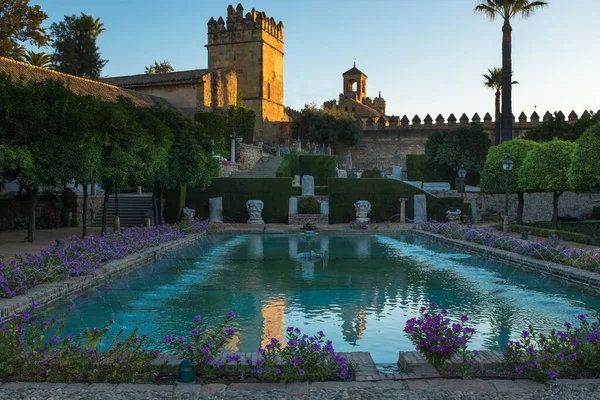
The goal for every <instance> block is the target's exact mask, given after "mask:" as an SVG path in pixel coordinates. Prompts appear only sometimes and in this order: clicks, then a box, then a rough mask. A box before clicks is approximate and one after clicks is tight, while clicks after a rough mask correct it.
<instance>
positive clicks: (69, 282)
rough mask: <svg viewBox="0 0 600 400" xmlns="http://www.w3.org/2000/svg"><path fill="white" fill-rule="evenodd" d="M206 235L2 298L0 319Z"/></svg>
mask: <svg viewBox="0 0 600 400" xmlns="http://www.w3.org/2000/svg"><path fill="white" fill-rule="evenodd" d="M206 234H207V233H206V232H201V233H195V234H192V235H189V236H186V237H183V238H180V239H175V240H171V241H168V242H165V243H161V244H159V245H158V246H154V247H150V248H147V249H144V250H142V251H140V252H137V253H133V254H129V255H127V256H125V257H123V258H121V259H118V260H112V261H109V262H107V263H105V264H103V265H102V266H101V267H100V268H98V269H97V270H95V271H94V272H92V273H91V274H88V275H83V276H74V277H69V278H66V279H62V280H60V281H56V282H46V283H42V284H41V285H37V286H35V287H33V288H31V289H30V290H28V291H27V293H25V294H21V295H18V296H15V297H10V298H4V299H0V318H6V317H10V316H11V315H15V314H18V313H20V312H22V311H25V310H27V309H28V308H30V307H31V304H32V303H33V302H36V303H39V304H40V307H46V306H48V305H50V304H52V303H55V302H57V301H59V300H62V299H65V298H67V297H69V296H71V295H74V294H81V293H83V292H85V291H87V290H89V289H91V288H93V287H95V286H98V285H101V284H102V283H104V282H106V281H108V280H110V279H112V278H116V277H118V276H122V275H125V274H127V273H129V272H131V271H133V270H135V269H138V268H141V267H143V266H145V265H148V264H150V263H153V262H156V261H158V260H159V259H160V258H161V257H162V256H164V255H166V254H169V253H171V252H173V251H175V250H178V249H180V248H181V247H184V246H187V245H189V244H192V243H194V242H195V241H197V240H198V239H200V238H201V237H203V236H205V235H206Z"/></svg>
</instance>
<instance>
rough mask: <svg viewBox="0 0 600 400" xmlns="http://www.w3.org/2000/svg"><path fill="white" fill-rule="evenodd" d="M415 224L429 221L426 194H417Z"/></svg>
mask: <svg viewBox="0 0 600 400" xmlns="http://www.w3.org/2000/svg"><path fill="white" fill-rule="evenodd" d="M414 199H415V206H414V209H415V218H414V220H415V224H420V223H422V222H427V197H426V196H425V195H424V194H415V197H414Z"/></svg>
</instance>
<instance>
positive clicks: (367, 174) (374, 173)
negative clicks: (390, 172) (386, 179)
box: [360, 168, 381, 179]
mask: <svg viewBox="0 0 600 400" xmlns="http://www.w3.org/2000/svg"><path fill="white" fill-rule="evenodd" d="M360 177H361V178H364V179H369V178H370V179H381V171H380V170H378V169H377V168H373V169H365V170H364V171H363V172H362V174H361V175H360Z"/></svg>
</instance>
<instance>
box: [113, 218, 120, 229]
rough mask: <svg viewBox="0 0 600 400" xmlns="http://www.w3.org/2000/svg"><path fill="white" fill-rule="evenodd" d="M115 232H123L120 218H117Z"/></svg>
mask: <svg viewBox="0 0 600 400" xmlns="http://www.w3.org/2000/svg"><path fill="white" fill-rule="evenodd" d="M114 230H115V232H117V231H120V230H121V219H120V218H119V217H115V223H114Z"/></svg>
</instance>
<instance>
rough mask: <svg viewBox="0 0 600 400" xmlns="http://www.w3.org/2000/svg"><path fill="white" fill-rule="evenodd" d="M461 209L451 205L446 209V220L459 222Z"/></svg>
mask: <svg viewBox="0 0 600 400" xmlns="http://www.w3.org/2000/svg"><path fill="white" fill-rule="evenodd" d="M461 214H462V213H461V211H460V210H459V209H458V208H455V207H451V208H450V209H449V210H448V211H446V220H447V221H448V222H460V216H461Z"/></svg>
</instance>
